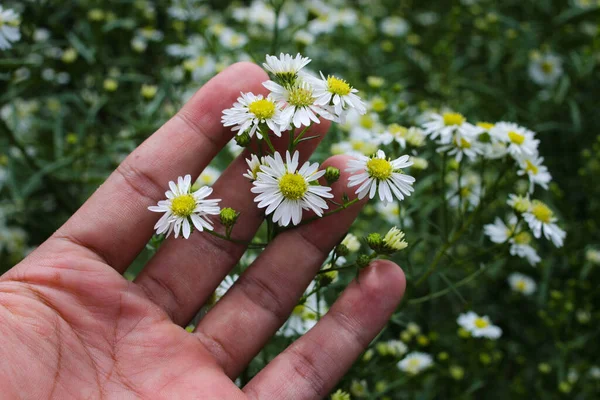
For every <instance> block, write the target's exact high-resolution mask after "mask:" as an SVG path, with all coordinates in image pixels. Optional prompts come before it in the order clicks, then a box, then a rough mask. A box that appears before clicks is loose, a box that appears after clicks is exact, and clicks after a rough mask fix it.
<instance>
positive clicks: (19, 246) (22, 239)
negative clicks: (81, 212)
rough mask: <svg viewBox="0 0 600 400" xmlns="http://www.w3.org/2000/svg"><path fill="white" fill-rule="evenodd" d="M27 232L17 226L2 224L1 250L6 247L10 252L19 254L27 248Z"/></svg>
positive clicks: (0, 231)
mask: <svg viewBox="0 0 600 400" xmlns="http://www.w3.org/2000/svg"><path fill="white" fill-rule="evenodd" d="M26 245H27V232H25V230H24V229H23V228H21V227H17V226H1V225H0V252H1V251H2V250H3V249H6V251H8V253H10V254H18V253H21V252H22V251H24V250H25V246H26Z"/></svg>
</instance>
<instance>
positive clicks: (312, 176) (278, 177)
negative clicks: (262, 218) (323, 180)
mask: <svg viewBox="0 0 600 400" xmlns="http://www.w3.org/2000/svg"><path fill="white" fill-rule="evenodd" d="M299 157H300V153H298V152H297V151H296V152H294V155H293V156H292V155H291V154H290V152H289V151H287V152H286V155H285V158H286V161H285V162H284V161H283V159H282V157H281V154H279V153H275V156H274V157H271V156H267V157H266V158H265V164H264V165H263V166H262V167H261V170H260V171H259V172H258V173H257V174H256V180H255V181H254V182H253V185H254V186H253V187H252V189H251V191H252V193H256V194H258V196H256V198H255V199H254V201H255V202H257V203H258V207H259V208H265V207H266V211H265V213H266V214H267V215H270V214H273V222H277V223H279V225H280V226H288V225H289V223H290V221H291V222H292V224H294V225H298V224H299V223H300V221H301V220H302V210H312V211H313V212H314V213H315V214H316V215H318V216H319V217H320V216H322V215H323V210H326V209H328V208H329V207H328V205H327V203H326V202H325V200H323V198H332V197H333V194H331V193H330V192H331V188H330V187H327V186H320V185H315V184H314V183H316V181H317V179H319V178H320V177H322V176H323V175H325V170H322V171H318V169H319V164H318V163H314V164H311V163H310V162H308V161H307V162H305V163H304V165H302V167H300V169H298V164H299V162H298V158H299ZM313 182H314V183H313Z"/></svg>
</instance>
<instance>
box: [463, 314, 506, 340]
mask: <svg viewBox="0 0 600 400" xmlns="http://www.w3.org/2000/svg"><path fill="white" fill-rule="evenodd" d="M456 322H457V323H458V324H459V325H460V326H461V327H462V328H464V329H465V330H467V331H469V332H470V333H471V336H473V337H485V338H488V339H498V338H499V337H500V336H502V329H500V328H499V327H497V326H495V325H493V324H492V323H491V321H490V319H489V317H487V316H483V317H480V316H479V315H477V314H475V313H474V312H473V311H469V312H468V313H466V314H460V315H459V316H458V319H457V321H456Z"/></svg>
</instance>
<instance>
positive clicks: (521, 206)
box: [506, 194, 531, 213]
mask: <svg viewBox="0 0 600 400" xmlns="http://www.w3.org/2000/svg"><path fill="white" fill-rule="evenodd" d="M506 204H508V205H509V206H511V207H512V208H513V209H514V210H515V211H517V212H519V213H524V212H526V211H528V210H529V209H530V208H531V200H530V199H529V195H526V196H520V195H517V194H509V195H508V200H507V201H506Z"/></svg>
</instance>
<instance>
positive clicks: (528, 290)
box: [508, 272, 537, 296]
mask: <svg viewBox="0 0 600 400" xmlns="http://www.w3.org/2000/svg"><path fill="white" fill-rule="evenodd" d="M508 284H509V285H510V288H511V289H512V290H513V291H515V292H518V293H522V294H524V295H525V296H530V295H532V294H533V293H534V292H535V289H536V288H537V285H536V283H535V281H534V280H533V279H532V278H530V277H528V276H527V275H523V274H520V273H518V272H514V273H512V274H510V275H509V276H508Z"/></svg>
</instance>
